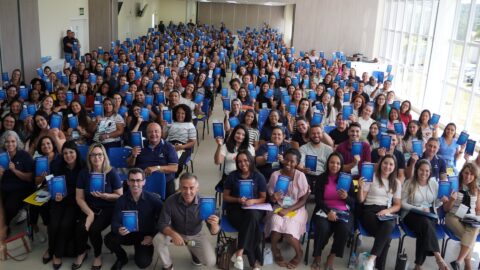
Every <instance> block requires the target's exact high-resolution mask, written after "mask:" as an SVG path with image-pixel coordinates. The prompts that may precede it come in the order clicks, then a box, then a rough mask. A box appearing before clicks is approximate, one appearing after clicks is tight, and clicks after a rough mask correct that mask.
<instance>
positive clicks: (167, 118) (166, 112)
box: [162, 110, 172, 124]
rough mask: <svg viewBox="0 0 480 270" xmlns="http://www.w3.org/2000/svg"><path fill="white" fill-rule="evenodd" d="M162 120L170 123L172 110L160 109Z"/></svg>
mask: <svg viewBox="0 0 480 270" xmlns="http://www.w3.org/2000/svg"><path fill="white" fill-rule="evenodd" d="M162 116H163V120H164V121H165V122H167V123H168V124H171V123H172V111H171V110H163V111H162Z"/></svg>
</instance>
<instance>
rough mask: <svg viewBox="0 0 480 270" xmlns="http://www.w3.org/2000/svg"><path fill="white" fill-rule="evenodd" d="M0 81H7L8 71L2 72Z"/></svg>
mask: <svg viewBox="0 0 480 270" xmlns="http://www.w3.org/2000/svg"><path fill="white" fill-rule="evenodd" d="M2 81H3V82H8V72H2Z"/></svg>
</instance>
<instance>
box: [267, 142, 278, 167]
mask: <svg viewBox="0 0 480 270" xmlns="http://www.w3.org/2000/svg"><path fill="white" fill-rule="evenodd" d="M267 154H268V156H267V163H273V162H276V161H277V160H278V159H277V158H278V146H276V145H275V144H273V143H269V144H267Z"/></svg>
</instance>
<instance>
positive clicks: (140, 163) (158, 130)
mask: <svg viewBox="0 0 480 270" xmlns="http://www.w3.org/2000/svg"><path fill="white" fill-rule="evenodd" d="M147 140H148V142H147V146H146V147H144V148H143V149H142V148H140V147H135V148H133V149H132V154H131V155H130V157H129V158H128V159H127V164H128V166H129V167H138V168H140V169H143V170H144V171H145V174H146V175H150V174H152V173H153V172H157V171H158V172H162V173H164V174H165V178H166V180H167V186H166V194H167V197H168V196H170V195H172V194H173V193H175V182H174V179H175V172H177V168H178V156H177V152H175V147H173V145H172V144H171V143H169V142H167V141H165V140H163V139H162V127H161V126H160V125H159V124H157V123H150V124H149V125H148V126H147ZM162 199H163V198H162Z"/></svg>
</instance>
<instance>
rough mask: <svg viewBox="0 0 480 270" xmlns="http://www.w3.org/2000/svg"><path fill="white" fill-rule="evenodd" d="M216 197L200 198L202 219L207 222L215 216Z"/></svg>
mask: <svg viewBox="0 0 480 270" xmlns="http://www.w3.org/2000/svg"><path fill="white" fill-rule="evenodd" d="M215 204H216V201H215V197H200V219H201V220H207V219H208V217H209V216H211V215H214V214H215Z"/></svg>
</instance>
